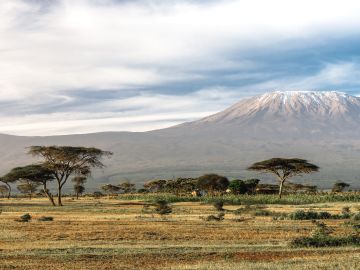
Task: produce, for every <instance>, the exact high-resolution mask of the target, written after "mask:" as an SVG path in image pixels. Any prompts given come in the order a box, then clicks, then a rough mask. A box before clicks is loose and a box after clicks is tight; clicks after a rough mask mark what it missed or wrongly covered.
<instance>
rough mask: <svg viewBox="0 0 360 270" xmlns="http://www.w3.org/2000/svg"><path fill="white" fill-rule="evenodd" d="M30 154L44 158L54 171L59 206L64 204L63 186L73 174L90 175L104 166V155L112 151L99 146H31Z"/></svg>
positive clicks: (45, 164)
mask: <svg viewBox="0 0 360 270" xmlns="http://www.w3.org/2000/svg"><path fill="white" fill-rule="evenodd" d="M28 153H29V154H31V155H33V156H37V157H41V158H42V159H43V163H42V164H43V166H45V167H46V168H48V169H49V170H51V171H52V172H53V175H54V178H55V179H56V181H57V188H58V206H62V205H63V204H62V201H61V198H62V188H63V186H64V185H65V183H66V182H67V180H68V179H69V177H70V176H71V175H77V176H88V175H90V173H91V169H92V168H103V167H104V164H103V163H102V162H101V161H100V160H101V158H102V157H104V156H107V157H110V156H111V155H112V152H109V151H103V150H101V149H98V148H93V147H90V148H87V147H73V146H31V147H30V149H29V152H28Z"/></svg>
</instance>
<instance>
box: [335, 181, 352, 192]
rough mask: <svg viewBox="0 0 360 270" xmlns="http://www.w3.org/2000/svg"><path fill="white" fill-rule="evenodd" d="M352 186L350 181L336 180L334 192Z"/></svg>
mask: <svg viewBox="0 0 360 270" xmlns="http://www.w3.org/2000/svg"><path fill="white" fill-rule="evenodd" d="M347 187H350V185H349V184H348V183H345V182H336V183H335V184H334V186H333V188H332V190H331V191H332V192H343V191H344V189H345V188H347Z"/></svg>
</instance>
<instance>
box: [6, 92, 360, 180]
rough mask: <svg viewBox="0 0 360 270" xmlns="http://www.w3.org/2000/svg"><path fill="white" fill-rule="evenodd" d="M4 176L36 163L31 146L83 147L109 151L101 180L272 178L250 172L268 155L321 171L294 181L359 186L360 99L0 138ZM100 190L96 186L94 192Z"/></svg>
mask: <svg viewBox="0 0 360 270" xmlns="http://www.w3.org/2000/svg"><path fill="white" fill-rule="evenodd" d="M0 142H1V145H2V147H1V149H0V162H1V163H0V164H2V165H1V168H0V173H5V172H6V171H7V170H9V169H10V168H12V167H14V166H18V165H24V164H27V163H29V162H33V161H34V159H33V158H32V157H30V156H28V155H26V154H25V153H26V150H25V147H27V146H30V145H84V146H95V147H100V148H102V149H104V150H111V151H113V152H114V156H113V157H112V158H111V159H110V160H105V163H106V165H107V168H106V169H104V170H103V171H96V172H95V173H94V178H96V179H97V181H100V182H119V181H121V180H124V179H130V180H131V181H134V182H139V183H141V182H144V181H145V180H149V179H154V178H172V177H179V176H198V175H200V174H202V173H206V172H216V173H220V174H224V175H226V176H229V177H240V178H243V177H260V178H261V179H263V180H264V181H271V179H272V178H271V177H269V176H266V175H257V174H254V173H253V172H248V171H246V167H247V166H249V165H250V164H252V163H253V162H256V161H260V160H263V159H267V158H271V157H299V158H305V159H308V160H309V161H311V162H313V163H315V164H317V165H319V166H320V167H321V170H320V173H316V174H312V175H310V176H305V177H304V178H299V179H296V180H297V181H299V182H308V183H316V184H319V185H320V186H322V187H330V186H331V185H332V184H333V183H334V182H335V181H336V180H343V181H347V182H349V183H351V184H352V185H353V186H354V187H360V180H359V179H360V174H359V172H358V170H357V168H358V166H359V164H360V98H358V97H355V96H351V95H347V94H344V93H339V92H305V91H293V92H271V93H266V94H263V95H261V96H256V97H251V98H248V99H244V100H241V101H240V102H238V103H237V104H235V105H233V106H232V107H230V108H228V109H226V110H224V111H222V112H219V113H217V114H214V115H211V116H209V117H206V118H203V119H200V120H198V121H194V122H189V123H184V124H181V125H178V126H174V127H170V128H166V129H162V130H155V131H150V132H105V133H94V134H84V135H68V136H49V137H19V136H10V135H0ZM98 185H99V184H97V183H94V184H93V187H96V186H98Z"/></svg>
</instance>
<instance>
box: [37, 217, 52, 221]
mask: <svg viewBox="0 0 360 270" xmlns="http://www.w3.org/2000/svg"><path fill="white" fill-rule="evenodd" d="M53 220H54V218H53V217H40V218H38V221H53Z"/></svg>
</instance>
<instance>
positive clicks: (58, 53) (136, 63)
mask: <svg viewBox="0 0 360 270" xmlns="http://www.w3.org/2000/svg"><path fill="white" fill-rule="evenodd" d="M41 3H42V1H25V0H24V1H21V0H3V1H1V2H0V41H1V43H0V102H6V103H8V104H17V105H16V106H18V107H16V108H21V109H22V111H21V110H20V111H19V115H18V116H17V115H14V116H13V117H14V118H12V119H10V118H6V119H4V118H3V119H2V122H3V123H5V125H3V127H2V128H1V130H0V132H9V133H17V134H41V133H42V132H45V129H44V128H43V127H44V126H45V124H46V126H49V127H50V126H52V125H51V123H52V122H54V121H55V122H56V123H57V124H56V125H54V127H53V128H50V129H51V130H53V131H52V132H50V131H49V132H50V133H51V134H53V133H66V132H67V129H68V128H69V126H71V125H75V126H76V127H77V128H76V127H73V130H74V132H84V131H88V130H89V127H88V126H87V125H86V124H85V123H88V122H86V121H88V120H87V119H92V118H93V117H96V115H97V113H111V112H112V110H113V109H119V108H124V109H126V108H127V107H134V106H139V107H141V108H143V109H142V110H138V111H136V113H137V117H140V118H141V117H142V116H143V115H146V114H150V113H152V112H153V111H152V110H155V109H153V108H154V107H155V106H153V104H156V103H157V104H160V105H161V106H160V107H161V108H162V112H161V113H162V115H163V116H162V117H163V120H166V119H168V118H173V116H175V115H176V112H177V113H178V115H179V116H181V115H183V116H184V115H185V113H186V110H187V109H189V108H190V114H191V115H193V116H190V115H187V117H185V116H184V117H177V118H187V119H192V118H195V117H200V116H201V115H203V114H204V113H205V112H213V111H216V110H218V109H220V107H221V108H223V107H224V105H225V104H226V105H228V104H229V103H230V100H232V101H234V100H235V98H236V97H239V96H241V93H238V94H234V93H232V92H233V90H230V91H228V89H225V90H224V89H222V88H221V87H219V88H217V89H216V87H215V89H214V88H213V89H212V90H211V91H210V92H209V90H207V91H208V92H201V91H200V92H197V93H193V94H188V95H182V94H181V93H179V94H178V95H174V94H176V90H173V91H172V94H173V95H164V94H161V92H160V91H159V92H158V93H156V92H155V93H154V92H152V93H142V95H140V96H137V97H133V98H130V99H122V100H110V101H99V103H97V104H95V105H93V104H92V105H91V106H92V107H91V109H90V107H87V106H85V105H83V106H80V107H81V108H82V110H83V111H82V112H81V113H84V116H82V118H81V119H77V118H76V115H78V113H79V112H78V111H74V112H71V111H70V112H69V115H67V116H66V117H65V118H64V115H62V114H61V113H56V112H52V113H54V115H50V116H45V115H28V116H27V118H23V119H24V120H21V119H22V117H23V115H24V113H25V112H26V111H31V110H32V109H33V108H35V107H36V106H44V105H47V106H48V107H49V106H51V105H52V104H54V106H55V105H56V106H58V105H59V104H60V105H61V104H62V103H64V104H67V103H69V102H71V101H72V99H73V97H71V96H70V94H66V92H67V91H68V92H69V93H70V91H73V90H74V89H87V90H93V91H103V90H104V89H105V90H109V89H116V90H118V91H122V90H124V89H125V90H129V89H130V90H131V89H136V91H137V92H138V91H139V89H138V88H140V89H141V88H142V87H149V86H152V87H153V88H156V86H157V85H164V84H167V85H168V87H169V88H171V84H176V82H183V81H196V80H198V79H203V78H204V76H205V77H206V76H207V75H204V74H203V73H202V71H209V70H216V69H221V68H229V67H236V68H237V69H239V70H242V69H245V68H247V69H250V70H251V69H256V66H257V64H258V63H253V62H251V61H249V60H248V59H246V52H247V51H248V50H253V49H257V50H260V51H261V50H266V48H267V47H268V46H278V44H281V42H284V41H286V40H290V39H299V40H302V41H304V42H317V40H319V39H320V37H321V36H322V35H343V34H345V33H351V32H354V31H358V29H360V28H359V26H360V17H359V16H358V14H359V13H360V2H359V1H350V0H343V1H324V0H319V1H309V0H304V1H286V0H272V1H260V0H252V1H245V0H223V1H209V2H208V1H180V0H179V1H157V0H153V1H150V0H149V1H145V0H144V1H128V2H125V3H115V1H110V0H108V1H91V0H60V1H58V3H57V4H54V5H52V6H50V7H47V8H45V9H44V6H43V3H42V4H41ZM233 50H236V51H237V52H238V57H237V58H238V59H236V60H234V59H231V56H230V55H231V54H230V52H232V51H233ZM334 68H335V67H333V69H331V67H329V69H328V70H326V69H325V70H324V71H323V72H324V73H323V74H318V75H317V76H315V77H312V78H307V79H305V80H304V81H302V82H301V83H300V84H299V86H301V85H304V86H311V85H320V84H321V82H322V78H324V77H327V78H329V79H331V80H332V81H333V82H334V83H336V82H338V81H342V80H345V79H346V78H347V75H346V74H347V71H346V70H345V71H344V68H345V67H342V68H340V69H338V70H336V69H334ZM349 68H351V67H349ZM342 72H343V73H342ZM285 81H286V80H285ZM280 83H281V82H280ZM280 83H279V81H273V82H271V81H270V82H267V83H264V84H262V86H266V85H268V86H271V85H273V86H278V85H279V84H280ZM260 86H261V85H260ZM295 86H296V84H295V83H294V87H295ZM170 91H171V89H170ZM219 95H220V96H221V97H222V98H223V99H224V100H225V101H222V103H221V104H222V105H221V106H217V105H216V102H214V100H213V99H215V100H216V99H217V97H218V96H219ZM224 95H225V97H224ZM227 95H230V96H231V97H227ZM201 99H204V101H203V102H202V101H201ZM169 100H170V102H169ZM219 100H220V98H219ZM11 102H15V103H11ZM19 104H20V105H19ZM199 104H200V105H201V106H203V107H202V108H200V109H199V110H198V109H196V110H194V108H195V107H196V106H199ZM204 104H205V105H204ZM14 106H15V105H14ZM210 106H213V107H212V108H210ZM94 108H96V110H98V111H94ZM184 108H185V109H184ZM72 110H74V108H73V109H72ZM175 110H177V111H175ZM192 110H193V111H192ZM12 111H14V109H13V110H12ZM155 113H156V115H159V114H157V113H159V112H155ZM167 113H168V114H169V117H166V114H167ZM172 113H173V114H172ZM0 114H1V113H0ZM5 114H6V111H3V112H2V115H5ZM2 117H5V116H2ZM52 117H54V118H52ZM114 117H115V118H116V117H117V118H116V119H119V120H116V121H117V122H116V121H113V122H112V123H114V127H113V128H111V124H110V122H111V121H112V120H109V121H110V122H109V124H106V125H105V124H104V125H105V126H103V127H102V126H101V125H100V124H99V125H98V126H99V128H98V130H97V131H99V130H103V129H106V130H110V129H111V130H118V129H121V130H124V129H131V130H137V129H138V128H137V126H138V125H135V124H134V125H130V124H129V125H125V124H124V125H122V124H121V125H120V123H122V122H121V119H120V118H121V117H122V116H119V115H115V116H114ZM129 117H130V116H129ZM131 117H135V115H133V116H131ZM157 117H158V116H154V121H155V119H157ZM13 119H15V120H14V121H12V120H13ZM46 119H48V120H46ZM61 119H65V120H64V121H60V120H61ZM109 119H113V116H111V117H110V118H109ZM132 119H134V118H132ZM42 121H45V122H42ZM71 121H82V122H77V124H76V123H75V122H74V123H72V122H71ZM134 121H135V120H134ZM146 121H150V120H146ZM55 122H54V123H55ZM70 122H71V123H72V124H70ZM105 122H106V120H104V123H105ZM150 122H151V121H150ZM150 122H148V123H149V125H148V127H147V128H148V129H151V128H157V127H159V126H161V127H162V125H163V124H159V126H156V125H155V124H153V126H151V124H150ZM7 123H8V124H7ZM27 123H30V124H27ZM35 123H36V124H35ZM116 123H117V124H116ZM129 123H130V122H129ZM134 123H135V122H134ZM154 123H155V122H154ZM164 123H165V122H164ZM169 123H170V122H169ZM169 123H167V124H169ZM171 123H173V122H171ZM25 124H26V125H25ZM164 125H165V124H164ZM21 126H22V127H23V128H22V127H21ZM119 126H121V128H119ZM143 127H145V125H143ZM147 128H145V129H147ZM94 131H95V130H94Z"/></svg>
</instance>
